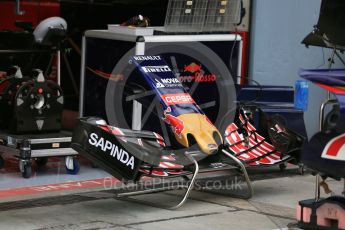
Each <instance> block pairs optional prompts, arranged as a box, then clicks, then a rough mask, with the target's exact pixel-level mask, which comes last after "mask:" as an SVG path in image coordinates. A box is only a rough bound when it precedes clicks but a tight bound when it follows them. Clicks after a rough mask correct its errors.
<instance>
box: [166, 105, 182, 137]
mask: <svg viewBox="0 0 345 230" xmlns="http://www.w3.org/2000/svg"><path fill="white" fill-rule="evenodd" d="M164 121H165V122H166V123H167V124H169V125H170V126H171V129H172V130H173V132H174V134H175V135H177V136H178V137H179V138H181V134H182V132H183V130H184V123H183V121H181V120H180V119H178V118H177V117H175V116H174V115H172V114H171V108H170V107H168V108H167V109H166V110H165V111H164Z"/></svg>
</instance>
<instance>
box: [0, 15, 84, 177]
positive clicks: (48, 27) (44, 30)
mask: <svg viewBox="0 0 345 230" xmlns="http://www.w3.org/2000/svg"><path fill="white" fill-rule="evenodd" d="M66 28H67V24H66V22H65V21H64V20H63V19H62V18H59V17H52V18H48V19H46V20H44V21H42V22H41V23H40V24H39V25H38V26H37V27H36V29H35V31H34V35H33V37H34V39H35V42H36V43H37V44H38V45H42V47H46V46H48V47H50V48H49V49H48V48H44V49H43V50H32V49H30V50H0V54H32V53H36V52H37V53H48V52H49V53H51V60H50V64H51V62H52V60H53V57H54V56H56V62H57V78H56V81H57V82H56V83H57V84H58V85H60V83H61V82H60V80H61V51H60V48H61V47H60V42H61V40H62V37H63V36H64V35H65V32H66V31H65V30H66ZM51 46H54V48H52V47H51ZM55 46H56V47H55ZM53 53H55V54H53ZM71 139H72V134H71V133H70V132H67V131H57V132H47V133H39V134H38V133H37V134H35V133H25V134H20V135H17V134H12V133H11V132H9V131H8V130H1V131H0V151H2V152H5V151H6V152H9V153H14V154H16V156H17V157H18V158H19V169H20V172H21V173H22V176H23V177H24V178H30V176H31V174H32V168H31V163H32V159H35V160H36V164H37V166H44V165H45V164H46V163H47V160H48V157H53V156H54V157H60V156H64V157H66V158H65V164H66V171H67V173H69V174H77V173H78V171H79V164H78V162H77V160H76V159H75V156H76V155H77V152H75V151H74V150H73V149H72V148H70V144H71ZM0 153H1V152H0ZM4 164H5V162H4V159H3V157H2V156H1V154H0V168H2V167H4Z"/></svg>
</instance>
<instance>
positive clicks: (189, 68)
mask: <svg viewBox="0 0 345 230" xmlns="http://www.w3.org/2000/svg"><path fill="white" fill-rule="evenodd" d="M200 70H201V65H198V64H196V63H195V62H193V63H191V64H189V65H185V66H184V72H190V73H195V72H199V71H200Z"/></svg>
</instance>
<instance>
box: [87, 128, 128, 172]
mask: <svg viewBox="0 0 345 230" xmlns="http://www.w3.org/2000/svg"><path fill="white" fill-rule="evenodd" d="M89 144H90V145H93V146H95V147H96V148H100V149H101V150H102V151H103V152H105V153H106V152H110V155H111V156H112V157H114V158H116V159H117V160H118V161H119V162H121V163H122V164H125V165H126V166H128V167H130V168H131V169H132V170H133V169H134V157H133V156H129V154H128V153H127V152H126V151H125V150H124V149H122V148H120V147H119V146H117V145H115V144H113V143H112V142H110V141H108V140H105V139H104V138H103V137H101V138H99V137H98V135H97V134H96V133H91V134H90V137H89Z"/></svg>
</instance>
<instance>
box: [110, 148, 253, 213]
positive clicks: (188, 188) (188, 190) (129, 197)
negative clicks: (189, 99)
mask: <svg viewBox="0 0 345 230" xmlns="http://www.w3.org/2000/svg"><path fill="white" fill-rule="evenodd" d="M222 152H223V153H224V154H225V155H226V156H228V157H230V158H231V159H233V160H234V162H235V163H236V164H238V165H239V166H240V169H241V171H242V173H243V175H244V178H245V182H246V185H247V187H248V192H247V193H246V194H244V195H239V194H234V193H231V194H230V195H231V197H235V198H241V199H250V198H251V197H252V196H253V193H254V191H253V187H252V184H251V181H250V178H249V175H248V173H247V169H246V167H245V166H244V164H243V163H242V162H241V161H240V160H239V159H237V158H236V157H234V156H233V155H232V154H231V153H229V152H228V151H226V150H222ZM186 155H187V156H188V157H189V158H190V160H191V161H192V162H193V163H194V167H195V170H194V172H193V175H192V178H191V179H190V180H189V181H188V182H187V184H186V185H178V186H167V187H163V188H153V189H147V190H141V191H133V192H124V193H117V194H116V195H115V198H116V199H119V200H126V201H131V202H137V203H141V204H145V205H149V206H153V207H157V208H164V209H169V210H174V209H178V208H180V207H181V206H182V205H184V204H185V202H186V201H187V199H188V197H189V195H190V193H191V191H192V190H193V188H194V185H195V181H196V177H197V176H198V174H199V165H198V162H197V161H196V160H195V158H194V157H193V156H192V154H191V153H186ZM209 171H210V170H208V172H209ZM201 173H202V172H201ZM184 178H188V177H184ZM178 189H186V192H185V193H184V195H183V197H182V199H181V200H180V201H179V202H178V203H177V204H176V205H174V206H168V205H163V204H159V203H154V202H150V201H145V200H139V199H135V198H132V197H134V196H139V195H147V194H152V193H157V192H166V191H171V190H178ZM201 190H202V191H205V192H211V193H217V191H218V190H216V189H214V190H213V189H209V188H201ZM227 191H229V190H227Z"/></svg>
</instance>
